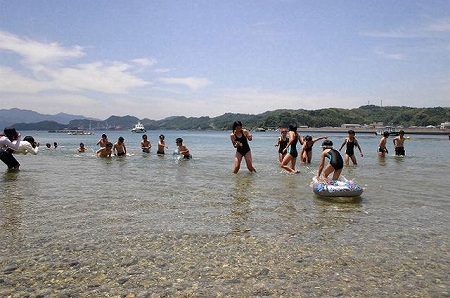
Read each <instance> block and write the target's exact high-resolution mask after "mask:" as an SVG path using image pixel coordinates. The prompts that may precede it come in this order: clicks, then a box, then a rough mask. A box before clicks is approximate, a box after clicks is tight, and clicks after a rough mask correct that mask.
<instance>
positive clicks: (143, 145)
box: [141, 135, 152, 153]
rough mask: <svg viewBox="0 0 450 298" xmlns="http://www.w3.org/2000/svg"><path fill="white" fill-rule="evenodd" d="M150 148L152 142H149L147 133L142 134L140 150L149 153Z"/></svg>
mask: <svg viewBox="0 0 450 298" xmlns="http://www.w3.org/2000/svg"><path fill="white" fill-rule="evenodd" d="M151 148H152V144H151V143H150V140H148V137H147V135H142V141H141V149H142V152H144V153H150V149H151Z"/></svg>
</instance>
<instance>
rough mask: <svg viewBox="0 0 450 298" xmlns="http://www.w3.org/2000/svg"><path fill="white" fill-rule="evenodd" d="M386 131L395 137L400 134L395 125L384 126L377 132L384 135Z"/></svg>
mask: <svg viewBox="0 0 450 298" xmlns="http://www.w3.org/2000/svg"><path fill="white" fill-rule="evenodd" d="M386 131H387V132H388V133H389V136H394V137H395V136H398V134H399V133H398V131H397V130H396V129H395V127H393V126H385V127H382V128H381V129H379V130H378V131H377V132H376V133H375V134H376V135H379V136H382V135H383V134H384V132H386Z"/></svg>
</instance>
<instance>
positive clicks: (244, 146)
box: [234, 133, 250, 156]
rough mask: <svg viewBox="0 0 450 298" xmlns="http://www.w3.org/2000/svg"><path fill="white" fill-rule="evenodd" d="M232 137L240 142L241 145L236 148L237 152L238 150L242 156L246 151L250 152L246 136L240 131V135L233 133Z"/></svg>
mask: <svg viewBox="0 0 450 298" xmlns="http://www.w3.org/2000/svg"><path fill="white" fill-rule="evenodd" d="M234 137H235V139H236V142H239V143H241V144H242V146H239V147H237V148H236V150H237V152H239V153H240V154H241V155H242V156H245V154H247V153H248V152H250V146H249V145H248V141H247V137H246V136H245V135H244V133H242V136H241V137H240V138H238V136H237V135H236V134H234Z"/></svg>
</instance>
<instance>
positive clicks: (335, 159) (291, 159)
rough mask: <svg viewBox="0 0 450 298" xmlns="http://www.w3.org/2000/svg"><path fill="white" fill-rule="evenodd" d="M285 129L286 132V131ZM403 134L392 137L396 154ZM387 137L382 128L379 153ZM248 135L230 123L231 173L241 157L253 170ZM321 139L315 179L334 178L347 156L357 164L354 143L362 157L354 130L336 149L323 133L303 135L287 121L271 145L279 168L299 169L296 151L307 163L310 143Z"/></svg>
mask: <svg viewBox="0 0 450 298" xmlns="http://www.w3.org/2000/svg"><path fill="white" fill-rule="evenodd" d="M288 133H289V135H288ZM404 134H405V132H404V131H403V130H401V131H400V132H399V136H397V137H395V138H394V140H393V142H394V147H395V154H396V155H398V156H404V155H405V148H404V140H405V138H404ZM388 137H389V132H385V133H384V134H383V137H382V138H381V140H380V142H379V147H378V154H379V156H380V157H385V155H386V153H388V150H387V148H386V142H387V138H388ZM252 138H253V137H252V135H251V134H250V133H249V131H248V130H246V129H243V128H242V123H241V122H240V121H236V122H234V123H233V131H232V133H231V136H230V139H231V143H232V144H233V146H234V147H235V148H236V155H235V161H234V168H233V173H235V174H236V173H237V172H238V171H239V169H240V164H241V162H242V159H243V158H244V159H245V162H246V164H247V168H248V170H249V171H250V172H256V170H255V168H254V167H253V163H252V155H251V150H250V146H249V144H248V141H251V140H252ZM322 139H325V140H324V141H323V142H322V146H321V147H322V149H323V151H322V154H321V160H320V165H319V168H318V171H317V176H316V178H317V179H318V180H319V178H320V176H321V174H322V173H323V178H324V179H327V178H328V176H329V175H330V174H332V178H331V179H332V180H338V179H339V176H340V174H341V172H342V169H343V167H344V164H345V165H349V163H350V160H351V161H352V163H353V164H354V165H356V164H357V161H356V157H355V147H356V148H358V150H359V152H360V154H361V157H363V156H364V155H363V152H362V149H361V146H360V145H359V143H358V141H357V140H356V138H355V131H354V130H349V131H348V137H346V138H345V140H344V142H343V143H342V145H341V147H340V148H339V150H336V149H334V148H333V142H332V141H331V140H328V137H327V136H321V137H318V138H312V137H311V136H309V135H307V136H305V137H304V138H303V137H302V136H301V135H300V134H299V133H298V132H297V126H296V125H294V124H291V125H289V127H288V129H282V130H281V136H280V137H278V139H277V142H276V143H275V146H276V147H278V160H279V162H280V165H281V168H283V169H285V170H286V171H288V172H291V173H300V171H298V170H296V169H295V165H296V163H297V158H298V156H299V155H300V158H301V161H302V163H311V159H312V147H313V145H314V143H316V142H317V141H319V140H322ZM297 143H300V145H302V148H301V151H300V154H299V152H298V150H297ZM344 146H345V147H346V151H345V157H344V158H342V155H341V154H340V152H339V151H341V150H342V148H343V147H344ZM327 159H328V160H329V163H328V164H327V165H326V166H325V161H326V160H327Z"/></svg>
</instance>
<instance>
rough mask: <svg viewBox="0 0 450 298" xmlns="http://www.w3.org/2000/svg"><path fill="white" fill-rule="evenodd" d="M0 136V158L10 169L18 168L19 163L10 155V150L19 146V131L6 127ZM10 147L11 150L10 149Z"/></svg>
mask: <svg viewBox="0 0 450 298" xmlns="http://www.w3.org/2000/svg"><path fill="white" fill-rule="evenodd" d="M3 132H4V135H2V136H0V159H1V160H2V161H3V162H4V163H5V164H6V165H7V166H8V169H10V170H19V167H20V163H19V162H18V161H17V160H16V159H15V158H14V156H13V155H12V152H11V151H12V150H16V149H18V148H19V146H20V133H19V132H17V131H16V129H15V128H13V127H6V128H5V129H4V131H3ZM11 149H12V150H11Z"/></svg>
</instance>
